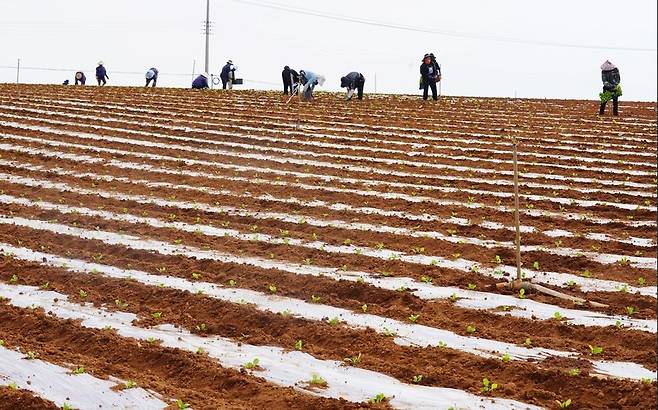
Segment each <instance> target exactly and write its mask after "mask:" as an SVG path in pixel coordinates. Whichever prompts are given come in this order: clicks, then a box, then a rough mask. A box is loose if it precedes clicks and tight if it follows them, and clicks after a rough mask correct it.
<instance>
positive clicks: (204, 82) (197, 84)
mask: <svg viewBox="0 0 658 410" xmlns="http://www.w3.org/2000/svg"><path fill="white" fill-rule="evenodd" d="M192 88H194V89H197V90H200V89H203V88H210V87H209V86H208V73H203V74H201V75H200V76H198V77H197V78H195V79H194V81H193V82H192Z"/></svg>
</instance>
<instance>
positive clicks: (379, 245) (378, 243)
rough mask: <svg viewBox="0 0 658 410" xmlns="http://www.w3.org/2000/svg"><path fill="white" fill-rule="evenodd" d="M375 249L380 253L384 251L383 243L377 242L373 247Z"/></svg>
mask: <svg viewBox="0 0 658 410" xmlns="http://www.w3.org/2000/svg"><path fill="white" fill-rule="evenodd" d="M375 248H376V249H377V250H380V251H381V250H382V249H384V243H383V242H377V244H376V245H375Z"/></svg>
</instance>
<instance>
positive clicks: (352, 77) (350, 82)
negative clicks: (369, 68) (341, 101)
mask: <svg viewBox="0 0 658 410" xmlns="http://www.w3.org/2000/svg"><path fill="white" fill-rule="evenodd" d="M365 83H366V78H365V77H364V76H363V74H361V73H357V72H356V71H352V72H351V73H349V74H347V75H346V76H345V77H342V78H341V79H340V87H341V88H347V96H346V97H345V99H346V100H348V101H349V100H351V99H352V96H353V95H354V90H357V91H358V98H359V100H362V99H363V86H364V85H365Z"/></svg>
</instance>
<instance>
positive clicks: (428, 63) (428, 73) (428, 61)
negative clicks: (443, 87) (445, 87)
mask: <svg viewBox="0 0 658 410" xmlns="http://www.w3.org/2000/svg"><path fill="white" fill-rule="evenodd" d="M438 67H439V65H438V64H437V63H436V60H434V62H433V61H432V55H431V54H425V56H424V57H423V64H421V65H420V77H421V79H420V82H421V85H422V87H423V100H427V97H428V92H429V90H428V89H429V88H431V89H432V99H433V100H434V101H436V100H438V99H439V96H438V94H437V92H436V83H437V82H439V81H441V71H440V70H438Z"/></svg>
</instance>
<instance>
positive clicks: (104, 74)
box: [96, 61, 110, 86]
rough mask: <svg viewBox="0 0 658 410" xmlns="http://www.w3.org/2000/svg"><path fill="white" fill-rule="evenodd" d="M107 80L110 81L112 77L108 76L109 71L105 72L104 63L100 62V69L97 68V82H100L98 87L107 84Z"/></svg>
mask: <svg viewBox="0 0 658 410" xmlns="http://www.w3.org/2000/svg"><path fill="white" fill-rule="evenodd" d="M105 79H108V80H109V79H110V77H109V76H108V75H107V71H106V70H105V66H103V62H102V61H99V62H98V67H96V80H97V81H98V85H99V86H103V85H105V84H107V81H105ZM101 83H102V84H101Z"/></svg>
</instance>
